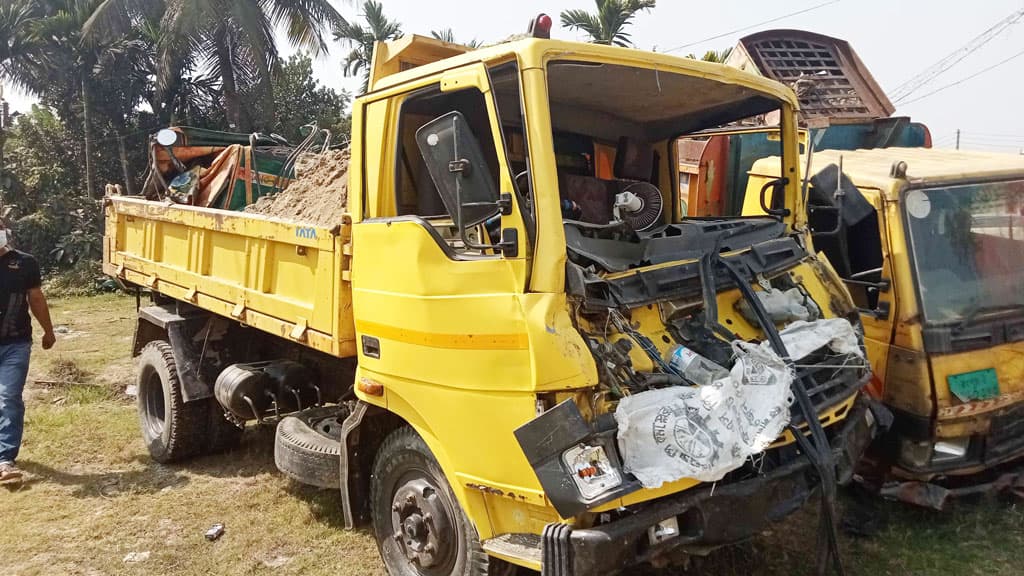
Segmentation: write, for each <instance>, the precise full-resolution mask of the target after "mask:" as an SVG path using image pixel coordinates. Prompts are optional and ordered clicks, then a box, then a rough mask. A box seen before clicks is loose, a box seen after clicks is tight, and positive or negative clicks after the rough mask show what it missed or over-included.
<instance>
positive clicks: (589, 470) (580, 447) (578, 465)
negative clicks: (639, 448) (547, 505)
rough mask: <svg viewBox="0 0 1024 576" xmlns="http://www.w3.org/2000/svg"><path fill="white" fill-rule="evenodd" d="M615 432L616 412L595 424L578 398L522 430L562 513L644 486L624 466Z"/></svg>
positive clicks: (520, 436)
mask: <svg viewBox="0 0 1024 576" xmlns="http://www.w3.org/2000/svg"><path fill="white" fill-rule="evenodd" d="M615 432H616V424H615V418H614V417H612V416H611V415H610V414H607V415H605V416H603V417H598V418H595V419H594V422H593V423H589V422H587V421H586V420H584V419H583V414H581V413H580V410H579V407H578V406H576V402H574V401H573V400H572V399H569V400H565V401H563V402H562V403H560V404H558V405H557V406H555V407H554V408H551V409H550V410H547V411H545V412H544V413H543V414H541V415H540V416H538V417H536V418H534V419H533V420H530V421H529V422H527V423H526V424H523V425H522V426H520V427H519V428H517V429H516V431H515V434H516V440H518V441H519V446H520V448H522V449H523V454H524V455H525V456H526V459H527V461H529V462H530V466H531V467H532V468H533V471H534V472H535V473H536V474H537V479H538V480H540V485H541V487H543V488H544V494H545V495H546V496H547V497H548V499H550V501H551V505H552V506H554V507H555V510H556V511H557V512H558V514H559V515H560V516H562V518H572V517H573V516H576V515H578V514H580V513H581V512H585V511H586V510H589V509H591V508H593V507H595V506H600V505H601V504H604V503H606V502H610V501H612V500H614V499H616V498H621V497H622V496H625V495H626V494H629V493H631V492H635V491H637V490H640V488H641V486H640V482H638V481H637V480H636V478H633V477H632V475H630V474H628V473H626V472H624V471H623V468H622V460H621V457H620V456H619V453H618V448H617V446H616V444H615ZM569 478H571V479H572V481H571V482H570V481H569V480H568V479H569Z"/></svg>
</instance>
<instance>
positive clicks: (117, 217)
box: [103, 197, 355, 356]
mask: <svg viewBox="0 0 1024 576" xmlns="http://www.w3.org/2000/svg"><path fill="white" fill-rule="evenodd" d="M106 218H107V228H106V233H105V236H104V245H103V268H104V272H106V273H107V274H110V275H111V276H116V277H118V278H120V279H122V280H124V281H126V282H130V283H133V284H137V285H140V286H145V287H148V288H150V289H152V290H155V291H157V292H160V293H163V294H166V295H168V296H171V297H173V298H176V299H179V300H182V301H185V302H191V303H192V304H194V305H196V306H198V307H200V308H203V309H206V310H209V311H211V312H213V313H216V314H219V315H222V316H226V317H230V318H234V319H236V320H238V321H239V322H242V323H245V324H248V325H250V326H253V327H255V328H259V329H261V330H264V331H266V332H270V333H272V334H275V335H278V336H281V337H284V338H289V339H291V340H294V341H296V342H300V343H303V344H305V345H307V346H310V347H312V348H315V349H317V350H320V351H323V352H327V353H329V354H333V355H336V356H353V355H355V330H354V327H353V324H352V304H351V302H352V298H351V290H350V287H349V283H348V279H347V274H348V272H347V270H348V255H347V254H346V252H347V251H348V250H347V248H346V245H347V243H348V242H349V238H350V236H349V227H348V226H347V225H345V226H340V227H338V228H335V229H334V230H329V229H326V228H319V227H315V226H306V225H303V224H295V223H289V222H284V221H281V220H275V219H270V218H267V217H264V216H259V215H255V214H244V213H238V212H228V211H222V210H212V209H206V208H195V207H191V206H180V205H171V204H166V203H161V202H151V201H146V200H141V199H137V198H126V197H114V198H110V199H109V201H108V203H107V207H106Z"/></svg>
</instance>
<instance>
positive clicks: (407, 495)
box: [391, 478, 455, 568]
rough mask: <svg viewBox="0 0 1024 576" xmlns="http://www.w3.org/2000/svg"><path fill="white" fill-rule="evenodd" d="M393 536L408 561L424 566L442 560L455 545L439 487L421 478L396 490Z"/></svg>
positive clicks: (443, 560)
mask: <svg viewBox="0 0 1024 576" xmlns="http://www.w3.org/2000/svg"><path fill="white" fill-rule="evenodd" d="M391 523H392V527H393V528H394V539H395V541H396V542H398V545H399V547H400V548H401V549H402V551H403V552H405V557H406V558H407V559H408V560H409V562H411V563H416V564H419V565H420V566H421V567H423V568H431V567H434V566H438V565H441V564H443V563H444V562H445V561H446V560H447V559H448V558H449V557H450V556H451V553H452V550H453V547H454V546H455V543H454V542H453V540H454V538H453V534H452V533H451V530H452V525H451V520H450V519H449V517H448V511H447V510H446V508H445V506H444V502H443V501H442V499H441V496H440V495H439V494H438V489H437V488H436V487H435V486H433V485H432V484H431V483H430V482H429V481H427V480H426V479H423V478H416V479H413V480H409V481H407V482H406V483H404V484H402V485H401V486H399V487H398V489H397V490H396V491H395V496H394V498H393V499H392V505H391Z"/></svg>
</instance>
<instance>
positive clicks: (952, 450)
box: [900, 436, 971, 468]
mask: <svg viewBox="0 0 1024 576" xmlns="http://www.w3.org/2000/svg"><path fill="white" fill-rule="evenodd" d="M970 447H971V437H970V436H961V437H957V438H943V439H942V440H938V441H935V442H932V441H929V440H911V439H909V438H901V439H900V461H901V462H903V463H904V464H905V465H907V466H910V467H912V468H924V467H926V466H928V465H930V464H946V463H949V462H956V461H957V460H962V459H964V458H966V457H967V453H968V451H969V450H970Z"/></svg>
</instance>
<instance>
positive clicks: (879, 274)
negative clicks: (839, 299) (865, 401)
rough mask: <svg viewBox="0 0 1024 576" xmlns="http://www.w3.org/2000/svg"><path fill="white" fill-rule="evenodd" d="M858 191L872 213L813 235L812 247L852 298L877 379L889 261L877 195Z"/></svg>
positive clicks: (890, 292) (888, 330) (887, 334)
mask: <svg viewBox="0 0 1024 576" xmlns="http://www.w3.org/2000/svg"><path fill="white" fill-rule="evenodd" d="M860 190H861V193H862V194H863V196H864V199H865V200H867V201H868V202H869V203H870V204H871V205H872V207H874V211H873V213H871V214H870V215H869V216H867V217H866V218H864V219H863V220H861V221H859V222H857V223H856V224H854V225H853V226H850V227H847V228H844V229H843V230H842V231H841V232H840V233H839V234H837V235H835V236H831V237H830V236H815V238H814V246H815V248H817V249H819V250H821V251H823V252H824V253H825V255H826V256H827V257H828V259H829V262H830V263H831V264H832V266H833V267H834V268H835V269H836V272H838V273H839V275H840V277H841V278H842V279H843V282H844V283H845V284H846V287H847V289H848V290H849V291H850V295H851V296H853V301H854V303H855V304H856V305H857V308H858V310H859V311H860V318H861V322H862V323H863V325H864V346H865V347H866V348H867V354H868V359H869V360H870V362H871V370H872V372H873V373H874V374H875V375H876V376H877V379H884V375H885V368H886V362H887V361H888V358H889V346H890V345H891V343H892V332H893V319H894V318H895V317H896V302H895V298H894V294H895V290H894V289H893V286H892V284H893V273H892V270H893V267H892V258H891V257H890V251H889V245H888V238H889V235H888V234H887V232H886V215H885V208H884V201H883V200H882V198H881V194H880V193H879V192H878V191H877V190H872V189H868V188H861V189H860ZM873 385H874V386H878V385H879V383H878V382H877V381H876V382H875V384H873ZM873 392H874V393H878V394H881V392H882V391H881V389H875V390H873Z"/></svg>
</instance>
